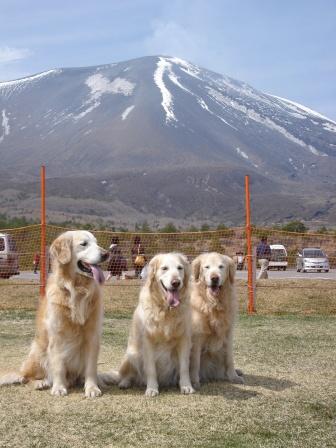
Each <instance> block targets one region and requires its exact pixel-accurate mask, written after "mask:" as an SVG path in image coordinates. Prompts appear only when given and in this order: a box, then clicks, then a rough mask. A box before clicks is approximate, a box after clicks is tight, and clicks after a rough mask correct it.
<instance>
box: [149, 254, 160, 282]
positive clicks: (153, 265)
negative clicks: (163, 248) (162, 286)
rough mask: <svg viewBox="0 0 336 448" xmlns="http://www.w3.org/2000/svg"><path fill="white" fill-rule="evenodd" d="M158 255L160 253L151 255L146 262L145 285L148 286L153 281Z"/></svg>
mask: <svg viewBox="0 0 336 448" xmlns="http://www.w3.org/2000/svg"><path fill="white" fill-rule="evenodd" d="M159 256H160V255H155V257H153V258H152V259H151V261H150V262H149V264H148V274H147V279H146V284H147V286H150V285H151V284H152V283H153V281H154V278H155V273H156V270H157V267H158V264H159Z"/></svg>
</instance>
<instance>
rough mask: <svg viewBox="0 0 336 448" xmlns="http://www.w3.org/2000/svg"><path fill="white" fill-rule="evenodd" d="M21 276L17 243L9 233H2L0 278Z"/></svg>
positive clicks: (0, 239)
mask: <svg viewBox="0 0 336 448" xmlns="http://www.w3.org/2000/svg"><path fill="white" fill-rule="evenodd" d="M19 274H20V271H19V256H18V252H17V249H16V244H15V241H14V239H13V237H12V236H11V235H9V234H8V233H0V278H9V277H11V276H12V275H19Z"/></svg>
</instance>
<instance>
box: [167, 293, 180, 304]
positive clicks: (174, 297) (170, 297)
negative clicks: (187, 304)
mask: <svg viewBox="0 0 336 448" xmlns="http://www.w3.org/2000/svg"><path fill="white" fill-rule="evenodd" d="M167 302H168V305H169V306H170V307H171V308H176V307H177V306H179V304H180V294H179V292H178V291H167Z"/></svg>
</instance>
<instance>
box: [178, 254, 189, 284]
mask: <svg viewBox="0 0 336 448" xmlns="http://www.w3.org/2000/svg"><path fill="white" fill-rule="evenodd" d="M179 256H180V259H181V261H182V264H183V268H184V282H183V283H184V284H185V285H187V284H188V282H189V280H190V275H191V269H190V263H189V260H188V258H187V257H186V256H185V255H184V254H179Z"/></svg>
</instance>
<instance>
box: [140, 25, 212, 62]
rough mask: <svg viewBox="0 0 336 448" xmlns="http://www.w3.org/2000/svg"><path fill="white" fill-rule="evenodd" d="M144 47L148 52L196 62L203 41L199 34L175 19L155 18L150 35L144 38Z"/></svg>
mask: <svg viewBox="0 0 336 448" xmlns="http://www.w3.org/2000/svg"><path fill="white" fill-rule="evenodd" d="M145 48H146V51H147V52H148V53H150V54H161V55H167V56H179V57H184V58H187V59H189V60H191V61H193V62H197V61H198V60H199V56H200V54H201V53H202V50H203V48H204V42H203V40H202V38H201V36H200V35H197V34H196V33H194V32H192V31H191V30H188V29H186V28H183V27H182V26H181V25H179V24H178V23H177V22H175V21H160V20H156V21H154V22H153V23H152V33H151V35H150V36H148V38H147V39H146V40H145Z"/></svg>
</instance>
